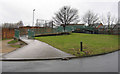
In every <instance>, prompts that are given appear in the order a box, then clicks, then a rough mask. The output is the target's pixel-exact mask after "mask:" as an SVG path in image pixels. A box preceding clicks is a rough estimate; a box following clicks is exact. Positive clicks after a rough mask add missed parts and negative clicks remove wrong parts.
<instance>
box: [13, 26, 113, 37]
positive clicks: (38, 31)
mask: <svg viewBox="0 0 120 74" xmlns="http://www.w3.org/2000/svg"><path fill="white" fill-rule="evenodd" d="M76 31H78V32H83V33H92V34H113V30H111V29H109V30H108V29H106V28H99V29H96V28H94V27H90V26H83V25H69V26H66V27H65V31H64V28H63V26H59V27H57V28H50V27H41V28H28V29H19V30H15V37H16V38H19V35H20V36H21V35H28V38H34V36H37V35H44V34H58V33H63V32H76ZM18 34H19V35H18Z"/></svg>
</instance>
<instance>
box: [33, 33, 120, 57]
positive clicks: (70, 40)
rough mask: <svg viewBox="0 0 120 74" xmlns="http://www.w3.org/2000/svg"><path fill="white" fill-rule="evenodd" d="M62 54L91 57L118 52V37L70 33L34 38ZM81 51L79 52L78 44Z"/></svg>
mask: <svg viewBox="0 0 120 74" xmlns="http://www.w3.org/2000/svg"><path fill="white" fill-rule="evenodd" d="M35 39H37V40H40V41H43V42H46V43H48V44H49V45H51V46H53V47H55V48H58V49H60V50H62V51H64V52H67V53H70V54H72V55H75V56H78V57H80V56H91V55H97V54H103V53H109V52H112V51H116V50H118V48H120V46H118V35H103V34H83V33H72V34H70V35H62V36H45V37H35ZM81 41H82V42H83V51H82V52H81V51H80V42H81Z"/></svg>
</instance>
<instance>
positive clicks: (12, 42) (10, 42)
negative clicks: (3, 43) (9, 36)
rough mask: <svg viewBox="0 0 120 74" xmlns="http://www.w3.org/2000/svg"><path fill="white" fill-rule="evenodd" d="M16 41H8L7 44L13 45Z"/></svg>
mask: <svg viewBox="0 0 120 74" xmlns="http://www.w3.org/2000/svg"><path fill="white" fill-rule="evenodd" d="M17 42H18V40H12V41H9V42H8V44H14V43H17Z"/></svg>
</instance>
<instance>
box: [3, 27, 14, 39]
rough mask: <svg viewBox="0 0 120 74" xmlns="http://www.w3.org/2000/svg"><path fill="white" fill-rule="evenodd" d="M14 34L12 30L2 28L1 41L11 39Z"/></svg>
mask: <svg viewBox="0 0 120 74" xmlns="http://www.w3.org/2000/svg"><path fill="white" fill-rule="evenodd" d="M14 34H15V32H14V28H2V39H9V38H13V37H14Z"/></svg>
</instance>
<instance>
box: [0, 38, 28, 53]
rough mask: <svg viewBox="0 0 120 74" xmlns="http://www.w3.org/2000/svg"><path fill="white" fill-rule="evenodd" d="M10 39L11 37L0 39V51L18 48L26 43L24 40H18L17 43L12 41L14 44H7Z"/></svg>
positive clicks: (4, 51)
mask: <svg viewBox="0 0 120 74" xmlns="http://www.w3.org/2000/svg"><path fill="white" fill-rule="evenodd" d="M12 40H13V39H10V40H2V41H0V43H1V46H0V47H1V49H0V53H9V52H12V51H14V50H16V49H17V48H20V47H23V46H25V45H26V44H25V43H24V42H21V41H18V42H17V43H14V44H8V42H9V41H12Z"/></svg>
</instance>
